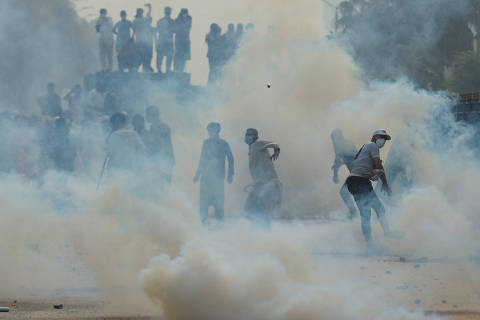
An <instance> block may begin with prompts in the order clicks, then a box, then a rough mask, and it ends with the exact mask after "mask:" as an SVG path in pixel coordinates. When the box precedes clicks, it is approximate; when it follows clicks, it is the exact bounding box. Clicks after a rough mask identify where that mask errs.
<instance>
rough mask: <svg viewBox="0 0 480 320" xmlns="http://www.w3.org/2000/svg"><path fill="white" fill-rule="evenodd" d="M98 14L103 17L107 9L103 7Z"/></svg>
mask: <svg viewBox="0 0 480 320" xmlns="http://www.w3.org/2000/svg"><path fill="white" fill-rule="evenodd" d="M100 15H101V16H102V17H105V16H106V15H107V9H105V8H102V9H100Z"/></svg>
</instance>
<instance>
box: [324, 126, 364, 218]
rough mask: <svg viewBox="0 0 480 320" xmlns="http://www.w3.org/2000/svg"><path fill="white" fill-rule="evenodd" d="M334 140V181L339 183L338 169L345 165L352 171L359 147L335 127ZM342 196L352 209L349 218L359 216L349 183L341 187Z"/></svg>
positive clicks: (332, 135) (349, 209)
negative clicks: (349, 189)
mask: <svg viewBox="0 0 480 320" xmlns="http://www.w3.org/2000/svg"><path fill="white" fill-rule="evenodd" d="M330 137H331V138H332V142H333V149H334V151H335V161H334V163H333V166H332V170H333V182H334V183H335V184H337V183H338V170H339V169H340V167H341V166H343V165H345V166H346V167H347V169H348V171H349V172H351V171H352V166H353V160H354V158H355V155H356V154H357V148H356V147H355V145H354V144H353V142H352V141H350V140H347V139H345V137H344V136H343V133H342V130H340V129H335V130H333V131H332V134H331V135H330ZM340 197H342V199H343V202H345V205H346V206H347V208H348V211H350V217H349V219H353V218H355V217H356V216H357V209H356V208H355V205H354V204H353V200H352V196H351V194H350V193H349V192H348V188H347V184H346V183H344V184H343V186H342V188H341V189H340Z"/></svg>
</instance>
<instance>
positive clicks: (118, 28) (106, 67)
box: [95, 4, 254, 84]
mask: <svg viewBox="0 0 480 320" xmlns="http://www.w3.org/2000/svg"><path fill="white" fill-rule="evenodd" d="M146 7H147V8H148V11H147V13H146V15H145V12H144V9H142V8H138V9H137V11H136V14H135V17H134V20H133V21H130V20H128V19H127V12H126V11H125V10H122V11H121V12H120V17H121V20H120V21H118V22H117V23H116V24H115V25H114V24H113V21H112V19H111V18H110V17H108V16H107V9H101V10H100V17H99V18H98V19H97V21H96V24H95V29H96V31H97V33H98V34H99V50H100V62H101V67H102V70H103V71H112V69H113V60H112V59H113V48H114V47H115V50H116V53H117V59H118V70H119V71H121V72H124V71H139V70H140V67H141V68H142V71H143V72H154V70H153V68H152V59H153V51H154V47H155V50H156V53H157V61H156V68H157V72H159V73H161V72H162V70H164V72H165V73H169V72H171V71H174V72H184V71H185V65H186V62H187V61H188V60H191V46H190V31H191V29H192V17H191V16H190V15H189V13H188V9H186V8H183V9H181V10H180V12H179V14H178V16H177V18H176V19H173V18H172V17H171V16H172V9H171V8H170V7H165V9H164V14H165V15H164V17H163V18H161V19H159V20H158V21H157V23H156V25H155V26H152V21H153V20H152V16H151V12H152V6H151V5H150V4H146ZM253 28H254V25H253V24H252V23H249V24H247V26H246V27H245V30H246V31H249V30H252V29H253ZM243 34H244V27H243V24H241V23H239V24H237V27H236V29H235V25H234V24H229V25H228V28H227V31H226V32H225V33H224V34H222V29H221V27H220V26H219V25H218V24H216V23H212V24H211V26H210V32H209V33H208V34H207V35H206V38H205V42H206V43H207V46H208V52H207V58H208V62H209V66H210V74H209V83H210V84H212V83H216V82H217V81H218V79H219V76H220V75H221V70H222V69H223V66H225V64H226V63H227V62H228V61H229V59H230V58H231V57H232V56H233V55H234V54H235V51H236V50H237V49H238V47H239V45H240V41H241V39H242V36H243ZM115 36H116V42H115V39H114V38H115ZM114 43H115V45H114ZM163 61H165V64H164V68H163V69H162V66H163V63H164V62H163ZM172 68H173V69H172Z"/></svg>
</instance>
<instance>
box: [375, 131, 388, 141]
mask: <svg viewBox="0 0 480 320" xmlns="http://www.w3.org/2000/svg"><path fill="white" fill-rule="evenodd" d="M374 136H382V137H385V139H386V140H392V137H390V136H389V135H388V133H387V131H386V130H383V129H379V130H376V131H375V132H374V133H373V135H372V137H374Z"/></svg>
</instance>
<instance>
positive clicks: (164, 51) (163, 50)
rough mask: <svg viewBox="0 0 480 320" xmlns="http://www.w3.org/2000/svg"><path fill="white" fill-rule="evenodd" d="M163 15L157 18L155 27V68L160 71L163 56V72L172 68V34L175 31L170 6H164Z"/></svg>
mask: <svg viewBox="0 0 480 320" xmlns="http://www.w3.org/2000/svg"><path fill="white" fill-rule="evenodd" d="M164 11H165V16H164V17H163V18H162V19H160V20H158V22H157V28H156V37H157V43H156V46H157V70H158V72H161V71H162V61H163V58H164V57H165V59H166V61H165V72H166V73H169V72H170V71H171V70H172V60H173V34H174V33H175V22H174V20H173V19H172V18H171V15H172V8H170V7H166V8H165V10H164Z"/></svg>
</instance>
